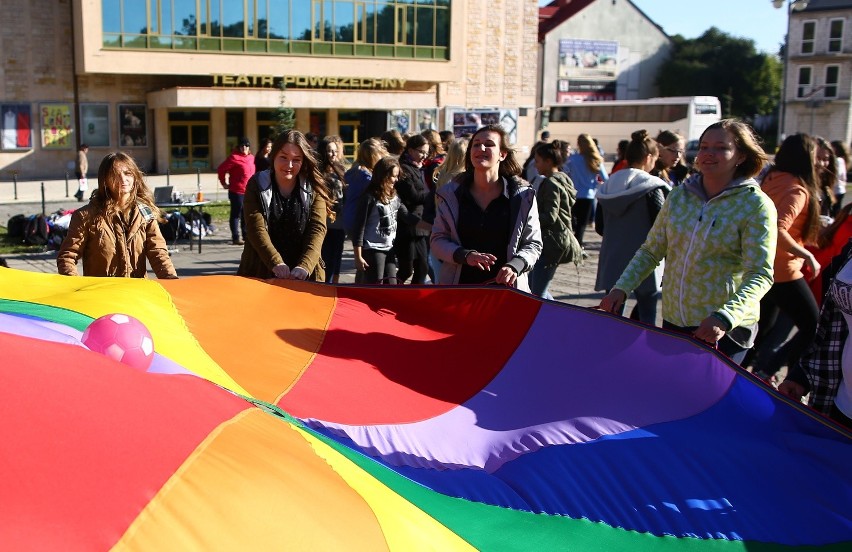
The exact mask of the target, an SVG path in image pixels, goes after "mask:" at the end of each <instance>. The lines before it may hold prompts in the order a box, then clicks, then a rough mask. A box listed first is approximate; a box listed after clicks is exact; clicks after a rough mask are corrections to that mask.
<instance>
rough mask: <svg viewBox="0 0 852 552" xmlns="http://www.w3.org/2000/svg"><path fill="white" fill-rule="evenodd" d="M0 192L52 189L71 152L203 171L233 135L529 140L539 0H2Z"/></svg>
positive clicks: (350, 143) (351, 140)
mask: <svg viewBox="0 0 852 552" xmlns="http://www.w3.org/2000/svg"><path fill="white" fill-rule="evenodd" d="M0 26H1V27H2V33H3V34H2V36H3V60H2V63H3V65H2V70H0V131H2V142H0V173H2V174H0V178H2V179H3V180H7V179H8V175H9V173H11V172H17V174H18V175H19V177H21V178H24V179H27V178H44V177H55V176H57V175H58V174H61V173H63V172H64V171H65V170H66V169H67V166H68V162H69V161H70V160H73V158H74V150H75V149H76V147H77V145H78V144H80V143H86V144H88V145H89V146H90V152H89V157H90V159H92V160H97V159H99V158H100V156H102V155H103V154H105V153H107V152H108V151H112V150H116V149H122V150H126V151H128V152H129V153H131V154H132V155H133V156H134V157H135V158H136V159H137V160H138V161H139V163H140V165H142V166H143V168H145V169H146V170H147V171H149V172H156V173H164V172H166V171H167V170H169V171H172V172H181V171H191V172H194V171H196V170H201V171H210V170H213V169H215V167H216V166H217V165H218V164H219V163H220V162H221V161H222V160H224V159H225V157H226V156H227V155H228V153H229V152H230V149H231V147H232V145H233V144H234V143H235V142H236V140H237V139H238V138H239V137H240V136H247V137H248V138H249V139H250V140H251V141H252V144H253V145H256V144H257V143H258V141H259V139H261V138H264V137H266V136H268V135H269V134H270V131H271V129H272V128H273V127H274V125H275V121H276V117H277V110H279V109H280V108H281V107H287V108H292V109H293V110H294V114H295V121H296V124H295V126H296V128H297V129H299V130H302V131H304V132H308V131H311V132H315V133H317V134H320V135H327V134H339V135H341V136H342V137H343V140H344V142H345V143H346V145H347V153H349V154H351V153H352V152H353V150H354V147H355V145H356V144H357V143H358V142H360V141H361V140H363V139H365V138H367V137H370V136H378V135H379V134H381V133H382V132H384V131H385V130H387V129H388V128H397V129H399V130H400V131H402V132H419V131H420V130H422V129H424V128H435V129H437V130H444V129H450V130H453V131H455V132H456V133H463V132H468V131H470V130H472V129H475V128H476V127H477V126H479V125H482V124H486V123H489V122H499V123H501V124H503V125H504V126H505V127H506V128H507V129H508V130H510V132H511V133H512V136H513V138H514V139H515V140H517V141H518V142H519V143H523V144H526V143H529V142H531V141H532V139H533V136H534V133H535V105H536V81H537V77H536V69H537V33H538V3H537V2H536V0H463V1H462V0H459V1H450V0H397V1H393V0H4V1H3V2H2V3H0Z"/></svg>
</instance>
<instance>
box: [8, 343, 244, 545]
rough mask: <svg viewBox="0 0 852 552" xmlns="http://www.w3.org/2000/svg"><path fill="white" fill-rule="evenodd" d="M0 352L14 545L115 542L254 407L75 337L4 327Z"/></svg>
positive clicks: (10, 530) (205, 384)
mask: <svg viewBox="0 0 852 552" xmlns="http://www.w3.org/2000/svg"><path fill="white" fill-rule="evenodd" d="M0 351H2V357H0V358H2V360H0V381H2V382H3V385H2V386H0V440H2V441H0V442H2V446H0V473H2V477H0V497H2V498H0V543H3V548H4V549H8V550H107V549H109V548H110V547H111V546H112V545H113V544H115V543H116V542H117V541H118V539H119V538H120V537H121V536H122V534H123V533H124V531H125V530H126V529H127V527H128V526H129V525H130V523H131V522H132V521H133V520H134V519H135V518H136V516H137V515H138V513H139V512H140V511H141V510H142V508H143V507H144V506H145V505H146V504H147V503H148V501H149V500H150V499H151V498H152V497H153V496H154V495H155V494H156V493H157V491H159V490H160V488H161V487H162V485H163V484H164V483H165V482H166V481H167V480H168V479H169V477H171V476H172V474H173V473H174V472H175V470H177V469H178V468H179V467H180V466H181V464H182V463H183V462H184V460H185V459H186V458H187V456H189V454H190V453H191V452H192V451H193V450H194V449H195V448H196V446H197V445H198V444H199V443H200V442H202V441H203V440H204V439H205V438H206V437H207V436H208V434H209V433H210V432H211V430H213V429H214V428H216V427H217V426H218V425H219V424H220V423H222V422H223V421H225V420H228V419H231V418H232V417H233V416H234V415H236V414H237V413H238V412H240V411H242V410H244V409H245V408H247V407H248V404H247V403H246V402H245V401H243V400H241V399H238V398H236V397H234V396H232V395H230V394H229V393H227V392H226V391H223V390H222V389H219V388H218V387H216V386H214V385H212V384H210V383H208V382H207V381H205V380H202V379H200V378H196V377H193V376H166V375H158V374H146V373H142V372H138V371H136V370H133V369H131V368H127V367H125V366H124V365H122V364H119V363H117V362H115V361H113V360H111V359H108V358H107V357H105V356H103V355H100V354H97V353H92V352H90V351H88V350H87V349H83V348H81V347H76V346H73V345H65V344H60V343H52V342H46V341H41V340H37V339H31V338H26V337H19V336H14V335H10V334H5V333H0ZM71 428H74V431H72V430H71Z"/></svg>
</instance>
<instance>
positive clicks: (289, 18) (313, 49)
mask: <svg viewBox="0 0 852 552" xmlns="http://www.w3.org/2000/svg"><path fill="white" fill-rule="evenodd" d="M101 5H102V15H103V37H104V39H103V46H104V48H133V49H148V48H159V49H173V50H208V51H210V50H212V51H227V52H229V53H230V52H234V53H239V52H244V53H271V54H282V55H329V56H357V57H390V58H421V59H439V60H447V59H449V36H450V15H451V12H450V10H451V2H450V0H242V1H236V0H103V2H102V4H101Z"/></svg>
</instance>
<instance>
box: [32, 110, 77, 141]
mask: <svg viewBox="0 0 852 552" xmlns="http://www.w3.org/2000/svg"><path fill="white" fill-rule="evenodd" d="M39 108H40V110H41V147H42V148H44V149H46V150H51V149H71V148H73V147H74V144H73V140H72V135H73V133H74V115H73V114H74V110H73V109H72V108H71V104H66V103H43V104H41V105H40V106H39Z"/></svg>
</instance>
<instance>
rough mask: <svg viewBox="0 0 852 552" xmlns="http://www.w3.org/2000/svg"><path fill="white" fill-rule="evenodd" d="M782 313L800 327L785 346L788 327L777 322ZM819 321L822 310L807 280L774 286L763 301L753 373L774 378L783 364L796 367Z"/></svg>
mask: <svg viewBox="0 0 852 552" xmlns="http://www.w3.org/2000/svg"><path fill="white" fill-rule="evenodd" d="M782 312H783V313H784V314H786V315H787V316H788V317H790V319H791V320H792V321H793V324H795V326H796V328H798V331H797V332H796V333H795V334H794V335H793V337H791V338H790V340H789V341H787V342H786V343H784V341H785V340H786V339H787V335H788V334H789V326H788V325H787V324H778V323H777V322H778V315H779V314H780V313H782ZM818 320H819V307H817V304H816V299H814V294H813V293H812V292H811V290H810V288H809V287H808V284H807V283H806V282H805V279H804V278H799V279H798V280H792V281H790V282H781V283H778V284H773V285H772V287H771V288H770V289H769V291H768V292H767V293H766V295H764V296H763V299H761V300H760V329H759V330H758V333H757V345H756V351H755V360H754V365H753V367H754V371H755V372H762V373H764V374H766V375H767V376H772V375H774V374H775V373H776V372H777V371H778V370H780V369H781V366H783V365H784V364H786V365H787V366H788V367H790V368H792V367H793V366H795V365H796V363H797V362H798V361H799V357H801V356H802V353H804V351H805V348H807V347H808V345H810V343H811V341H813V339H814V336H815V335H816V327H817V322H818Z"/></svg>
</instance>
